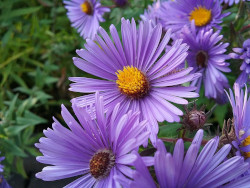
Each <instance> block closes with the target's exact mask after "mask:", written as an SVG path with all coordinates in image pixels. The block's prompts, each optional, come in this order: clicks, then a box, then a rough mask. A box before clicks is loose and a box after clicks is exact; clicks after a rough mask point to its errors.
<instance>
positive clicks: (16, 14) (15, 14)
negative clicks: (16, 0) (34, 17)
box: [0, 7, 41, 21]
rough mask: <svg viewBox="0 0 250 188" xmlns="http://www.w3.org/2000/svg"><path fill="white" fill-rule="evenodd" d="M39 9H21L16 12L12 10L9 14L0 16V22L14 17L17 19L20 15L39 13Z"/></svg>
mask: <svg viewBox="0 0 250 188" xmlns="http://www.w3.org/2000/svg"><path fill="white" fill-rule="evenodd" d="M40 8H41V7H30V8H21V9H17V10H12V11H11V12H8V13H7V14H3V15H2V16H0V21H3V20H7V19H10V18H14V17H19V16H22V15H27V14H31V13H34V12H37V11H39V9H40Z"/></svg>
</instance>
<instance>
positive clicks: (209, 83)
mask: <svg viewBox="0 0 250 188" xmlns="http://www.w3.org/2000/svg"><path fill="white" fill-rule="evenodd" d="M219 34H220V31H216V32H213V30H212V29H210V30H209V31H204V30H200V31H197V30H196V29H195V27H194V24H192V25H191V28H189V27H186V26H185V27H184V28H183V30H182V32H181V37H182V38H183V41H184V42H185V43H187V44H188V45H189V46H190V47H189V50H188V57H187V62H188V65H189V66H190V67H193V68H194V69H193V72H200V73H202V77H200V78H198V79H196V80H195V81H193V82H192V84H191V85H192V86H197V92H198V91H199V90H200V87H201V84H202V83H203V84H204V87H205V96H206V97H207V98H214V99H215V100H216V101H217V102H218V103H224V102H225V99H226V96H225V93H224V88H228V87H229V85H228V80H227V78H226V76H225V75H224V74H223V73H222V72H230V71H231V70H230V68H229V67H228V66H229V63H227V62H225V60H227V59H229V56H228V55H226V54H224V53H225V52H226V47H227V46H228V45H229V44H228V43H222V42H220V40H221V39H222V38H223V36H222V35H219Z"/></svg>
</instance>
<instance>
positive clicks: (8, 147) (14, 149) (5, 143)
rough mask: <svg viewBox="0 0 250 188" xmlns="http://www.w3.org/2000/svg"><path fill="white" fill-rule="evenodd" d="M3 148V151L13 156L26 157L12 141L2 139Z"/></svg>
mask: <svg viewBox="0 0 250 188" xmlns="http://www.w3.org/2000/svg"><path fill="white" fill-rule="evenodd" d="M2 142H3V147H4V149H5V151H7V152H11V153H12V154H13V155H16V156H20V157H27V155H26V154H25V153H24V151H23V150H22V149H21V148H20V147H18V146H17V145H16V144H15V143H14V142H13V141H11V140H8V139H2Z"/></svg>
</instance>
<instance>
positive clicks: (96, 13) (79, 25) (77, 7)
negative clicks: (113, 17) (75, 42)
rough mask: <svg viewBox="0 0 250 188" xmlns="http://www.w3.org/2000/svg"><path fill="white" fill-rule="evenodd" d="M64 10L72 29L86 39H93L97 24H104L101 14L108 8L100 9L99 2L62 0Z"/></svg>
mask: <svg viewBox="0 0 250 188" xmlns="http://www.w3.org/2000/svg"><path fill="white" fill-rule="evenodd" d="M63 2H64V3H65V8H66V9H67V10H68V13H67V15H68V17H69V20H70V21H71V23H72V27H74V28H76V29H77V31H78V33H80V35H81V36H82V37H83V38H84V39H86V38H91V39H93V38H94V36H95V34H96V33H97V30H98V28H99V22H104V21H105V20H104V19H103V17H102V16H103V14H104V13H105V12H109V11H110V10H109V8H106V7H102V6H101V4H100V2H99V0H69V1H68V0H64V1H63Z"/></svg>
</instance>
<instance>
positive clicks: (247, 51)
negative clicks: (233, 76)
mask: <svg viewBox="0 0 250 188" xmlns="http://www.w3.org/2000/svg"><path fill="white" fill-rule="evenodd" d="M233 51H234V52H235V53H231V54H229V55H230V56H231V58H233V59H242V60H243V63H242V65H241V66H240V70H241V71H242V73H241V74H240V76H239V77H238V79H237V81H236V82H238V83H239V84H240V86H241V87H243V86H244V84H245V83H247V82H250V39H247V40H245V42H244V43H243V48H233Z"/></svg>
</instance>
